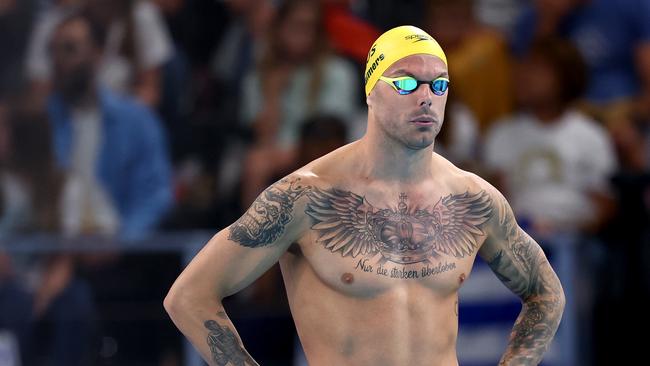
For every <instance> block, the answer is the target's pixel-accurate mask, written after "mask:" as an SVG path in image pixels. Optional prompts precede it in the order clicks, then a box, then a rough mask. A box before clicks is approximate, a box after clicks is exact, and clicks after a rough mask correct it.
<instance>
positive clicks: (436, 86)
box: [431, 79, 449, 95]
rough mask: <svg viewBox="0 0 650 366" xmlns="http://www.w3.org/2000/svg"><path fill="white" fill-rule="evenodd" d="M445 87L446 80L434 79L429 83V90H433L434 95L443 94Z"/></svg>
mask: <svg viewBox="0 0 650 366" xmlns="http://www.w3.org/2000/svg"><path fill="white" fill-rule="evenodd" d="M447 87H449V82H448V81H447V80H444V79H436V80H434V81H433V83H432V84H431V91H433V93H434V94H435V95H443V94H445V92H446V91H447Z"/></svg>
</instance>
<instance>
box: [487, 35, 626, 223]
mask: <svg viewBox="0 0 650 366" xmlns="http://www.w3.org/2000/svg"><path fill="white" fill-rule="evenodd" d="M584 75H585V70H584V64H583V62H582V59H581V58H580V54H579V53H578V51H577V50H576V49H575V48H574V47H573V46H572V45H571V44H570V43H568V42H567V41H561V40H557V39H546V40H540V41H538V42H536V43H535V44H534V46H533V47H532V48H531V50H530V51H529V53H528V54H527V55H526V57H524V59H523V60H522V61H521V62H520V64H519V65H518V68H517V77H516V85H515V88H516V91H517V93H516V95H517V99H518V103H519V107H520V112H519V113H518V114H516V115H514V116H512V117H509V118H507V119H505V120H504V121H502V122H501V123H500V124H498V125H495V126H494V127H493V128H491V130H490V131H489V134H488V136H487V137H486V141H485V152H484V159H485V163H486V165H487V168H489V169H492V171H493V172H495V173H496V174H497V175H498V176H499V178H500V179H499V180H498V181H497V182H496V183H501V184H498V185H501V189H503V191H504V193H505V194H506V195H507V196H509V198H510V202H511V204H512V206H513V208H514V210H515V212H516V213H517V215H518V216H519V218H520V219H521V222H522V223H523V224H524V225H526V224H529V225H532V229H533V230H537V231H538V232H540V233H549V232H551V233H553V232H557V231H563V230H580V229H588V228H592V229H593V228H594V227H597V226H599V225H600V224H602V223H603V222H604V220H605V218H606V217H607V215H609V210H608V209H609V206H608V205H607V203H608V202H610V201H609V200H608V195H607V193H608V186H607V182H608V179H609V177H610V176H611V175H612V174H613V172H614V169H615V168H616V160H615V159H616V158H615V155H614V149H613V146H612V144H611V141H610V139H609V136H608V135H607V132H606V131H605V130H604V129H602V128H601V127H600V126H598V125H597V124H596V122H594V121H593V120H591V119H590V118H589V117H587V116H586V115H584V114H582V113H581V112H579V111H577V110H576V109H575V108H573V107H572V102H574V101H575V100H576V98H578V97H579V96H580V95H581V92H582V90H583V88H584V84H585V77H584Z"/></svg>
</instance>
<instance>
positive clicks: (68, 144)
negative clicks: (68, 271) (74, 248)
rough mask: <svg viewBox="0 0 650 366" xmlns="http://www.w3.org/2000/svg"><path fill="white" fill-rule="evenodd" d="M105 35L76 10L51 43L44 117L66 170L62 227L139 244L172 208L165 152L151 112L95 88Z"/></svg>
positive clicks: (60, 27)
mask: <svg viewBox="0 0 650 366" xmlns="http://www.w3.org/2000/svg"><path fill="white" fill-rule="evenodd" d="M103 38H104V34H102V30H101V29H100V28H98V27H97V26H96V25H95V24H93V23H92V22H90V21H89V20H88V19H87V18H86V17H85V16H84V15H83V14H81V13H76V14H73V15H70V16H69V17H68V18H66V19H64V20H63V21H62V22H61V23H60V24H59V25H58V27H57V28H56V30H55V32H54V34H53V38H52V40H51V52H52V63H53V65H52V66H53V93H52V95H51V96H50V98H49V102H48V114H49V117H50V120H51V123H52V130H53V139H54V150H55V156H56V160H57V162H58V164H59V165H60V166H61V167H62V168H63V169H64V170H65V171H66V172H67V179H66V184H65V188H64V198H63V202H62V212H63V230H64V232H66V233H68V234H78V233H104V234H117V235H119V236H120V237H121V238H123V239H138V238H142V237H143V236H144V235H146V234H147V233H148V232H150V231H151V230H153V229H154V228H155V227H156V225H157V224H158V223H159V221H160V220H161V219H162V218H163V216H164V215H165V213H166V211H167V210H168V209H169V208H170V206H171V204H172V189H171V176H170V173H171V168H170V162H169V157H168V150H167V145H166V141H165V135H164V132H163V131H162V127H161V123H160V121H159V120H158V118H157V117H156V116H155V115H154V113H152V111H151V110H149V109H148V108H147V107H146V106H144V105H143V104H140V103H138V102H137V101H136V100H134V99H132V98H129V97H127V96H123V95H117V94H115V93H113V92H111V91H109V90H108V89H106V88H102V87H101V86H99V85H97V84H96V82H95V73H94V70H95V67H96V65H97V64H98V63H99V62H100V60H101V46H102V40H103Z"/></svg>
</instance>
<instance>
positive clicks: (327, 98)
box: [242, 0, 361, 205]
mask: <svg viewBox="0 0 650 366" xmlns="http://www.w3.org/2000/svg"><path fill="white" fill-rule="evenodd" d="M325 37H326V35H325V29H324V27H323V23H322V15H321V7H320V3H319V1H317V0H310V1H297V0H288V1H285V2H283V3H282V5H281V6H280V8H279V9H278V12H277V17H276V18H275V19H274V21H273V24H272V27H271V32H270V39H269V42H268V44H267V49H266V52H265V53H264V55H263V56H262V59H261V61H260V64H259V66H258V67H257V68H256V69H255V70H253V71H252V72H251V73H250V74H249V75H248V76H247V78H246V80H245V84H244V92H243V99H242V103H243V106H242V113H243V120H244V121H245V123H250V124H252V127H253V130H254V135H255V139H256V145H255V146H254V147H253V149H252V150H251V151H250V153H249V154H248V157H247V161H246V162H245V167H244V169H245V171H244V178H243V202H244V204H245V205H247V204H249V203H251V202H252V201H253V199H254V198H255V196H257V194H258V193H259V192H260V191H261V189H263V187H265V185H266V183H267V181H268V180H269V179H270V177H273V176H275V175H276V174H277V172H279V171H282V170H284V169H286V167H287V166H288V165H289V164H290V163H291V161H292V160H293V159H294V158H293V156H294V155H295V145H296V142H297V139H298V134H299V131H300V124H301V122H302V121H303V120H304V119H305V118H306V117H307V116H309V115H311V114H315V113H332V114H335V115H339V116H346V117H348V116H350V115H352V114H353V113H354V112H355V107H356V106H355V100H356V98H355V97H354V96H355V95H356V92H358V89H357V88H360V87H361V85H360V83H359V81H358V78H357V77H356V75H355V74H354V72H353V69H352V68H351V66H350V65H349V64H347V63H346V62H344V61H343V60H341V59H340V58H338V57H336V56H334V55H332V54H331V53H330V52H329V48H328V46H327V42H326V38H325Z"/></svg>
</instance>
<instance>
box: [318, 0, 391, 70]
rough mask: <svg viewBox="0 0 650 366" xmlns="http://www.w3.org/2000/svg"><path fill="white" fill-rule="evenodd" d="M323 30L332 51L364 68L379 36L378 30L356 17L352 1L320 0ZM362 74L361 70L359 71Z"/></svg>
mask: <svg viewBox="0 0 650 366" xmlns="http://www.w3.org/2000/svg"><path fill="white" fill-rule="evenodd" d="M321 2H322V3H323V16H324V17H325V19H324V22H325V29H326V31H327V34H328V39H329V41H330V42H331V43H332V47H333V48H334V50H335V51H336V52H337V53H338V54H340V55H343V56H346V57H348V58H350V59H351V60H354V61H355V62H356V63H357V65H358V66H359V67H360V68H365V66H366V59H367V57H368V50H369V49H370V46H372V42H373V41H374V40H375V39H377V38H378V37H379V35H380V34H381V33H380V32H379V29H377V28H376V27H375V26H373V25H372V24H370V23H369V22H367V21H366V20H364V19H362V18H360V17H358V16H356V15H355V14H354V13H353V12H352V11H351V10H350V6H351V3H352V2H353V0H322V1H321ZM361 72H363V69H361Z"/></svg>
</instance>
